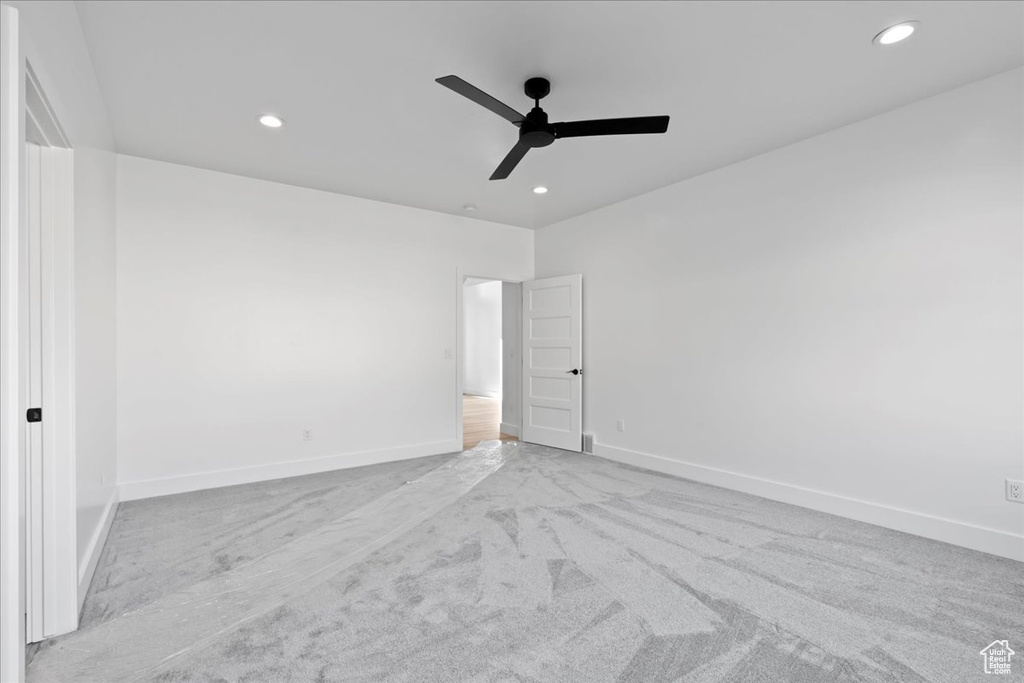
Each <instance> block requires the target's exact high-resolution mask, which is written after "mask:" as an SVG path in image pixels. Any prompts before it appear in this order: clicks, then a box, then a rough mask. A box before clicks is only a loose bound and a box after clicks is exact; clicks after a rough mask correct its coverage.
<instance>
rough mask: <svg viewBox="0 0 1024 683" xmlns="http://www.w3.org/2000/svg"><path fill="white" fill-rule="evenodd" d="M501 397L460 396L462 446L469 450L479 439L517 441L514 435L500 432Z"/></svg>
mask: <svg viewBox="0 0 1024 683" xmlns="http://www.w3.org/2000/svg"><path fill="white" fill-rule="evenodd" d="M500 425H501V399H500V398H488V397H486V396H470V395H468V394H464V395H463V396H462V448H463V450H469V449H470V448H472V447H473V446H475V445H477V444H478V443H480V442H481V441H490V440H494V439H501V440H502V441H518V440H519V439H517V438H516V437H514V436H509V435H508V434H502V433H501V431H500V429H499V427H500Z"/></svg>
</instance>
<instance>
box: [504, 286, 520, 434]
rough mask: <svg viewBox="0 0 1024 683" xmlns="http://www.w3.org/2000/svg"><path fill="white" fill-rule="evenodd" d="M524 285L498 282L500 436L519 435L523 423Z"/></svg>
mask: <svg viewBox="0 0 1024 683" xmlns="http://www.w3.org/2000/svg"><path fill="white" fill-rule="evenodd" d="M522 346H523V285H522V284H521V283H519V282H502V283H501V350H502V351H501V352H502V364H501V375H502V391H501V433H502V434H511V435H512V436H519V429H520V425H521V424H522V422H521V421H520V418H519V415H520V414H521V413H522V405H523V404H522V395H523V392H522V388H523V359H522V355H521V354H520V351H519V350H520V349H521V348H522Z"/></svg>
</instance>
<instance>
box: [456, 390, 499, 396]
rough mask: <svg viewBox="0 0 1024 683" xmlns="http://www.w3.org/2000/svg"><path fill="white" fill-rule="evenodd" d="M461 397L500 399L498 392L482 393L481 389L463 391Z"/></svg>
mask: <svg viewBox="0 0 1024 683" xmlns="http://www.w3.org/2000/svg"><path fill="white" fill-rule="evenodd" d="M462 395H463V396H479V397H481V398H501V392H500V391H484V390H483V389H463V390H462Z"/></svg>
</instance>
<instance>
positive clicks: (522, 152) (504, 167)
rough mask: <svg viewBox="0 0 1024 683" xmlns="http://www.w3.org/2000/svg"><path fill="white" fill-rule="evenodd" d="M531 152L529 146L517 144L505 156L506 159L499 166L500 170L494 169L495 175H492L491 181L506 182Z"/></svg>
mask: <svg viewBox="0 0 1024 683" xmlns="http://www.w3.org/2000/svg"><path fill="white" fill-rule="evenodd" d="M529 151H530V148H529V147H528V146H527V145H524V144H523V143H521V142H517V143H516V146H515V147H513V148H512V151H511V152H509V153H508V154H506V155H505V158H504V159H502V160H501V163H500V164H498V168H496V169H494V173H492V174H491V180H504V179H505V178H508V175H509V173H511V172H512V169H514V168H515V167H516V164H518V163H519V162H520V161H522V160H523V157H524V156H526V153H527V152H529Z"/></svg>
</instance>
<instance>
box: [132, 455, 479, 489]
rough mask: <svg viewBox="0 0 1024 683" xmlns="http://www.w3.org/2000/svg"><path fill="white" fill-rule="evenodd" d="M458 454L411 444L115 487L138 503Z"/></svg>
mask: <svg viewBox="0 0 1024 683" xmlns="http://www.w3.org/2000/svg"><path fill="white" fill-rule="evenodd" d="M461 452H462V444H461V443H457V442H455V441H438V442H436V443H424V444H414V445H412V446H400V447H398V448H384V449H380V450H375V451H361V452H358V453H344V454H342V455H328V456H324V457H321V458H309V459H306V460H290V461H286V462H275V463H268V464H266V465H252V466H250V467H239V468H235V469H230V470H216V471H213V472H198V473H196V474H185V475H181V476H176V477H164V478H161V479H146V480H142V481H129V482H122V483H121V484H120V485H119V486H118V492H119V494H120V499H121V500H122V501H126V500H138V499H140V498H153V497H155V496H169V495H172V494H175V493H187V492H189V491H202V490H204V489H216V488H221V487H223V486H235V485H236V484H252V483H254V482H257V481H269V480H271V479H283V478H285V477H298V476H301V475H303V474H316V473H318V472H330V471H331V470H343V469H347V468H349V467H362V466H363V465H376V464H379V463H382V462H392V461H395V460H409V459H411V458H422V457H425V456H428V455H440V454H442V453H461Z"/></svg>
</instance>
